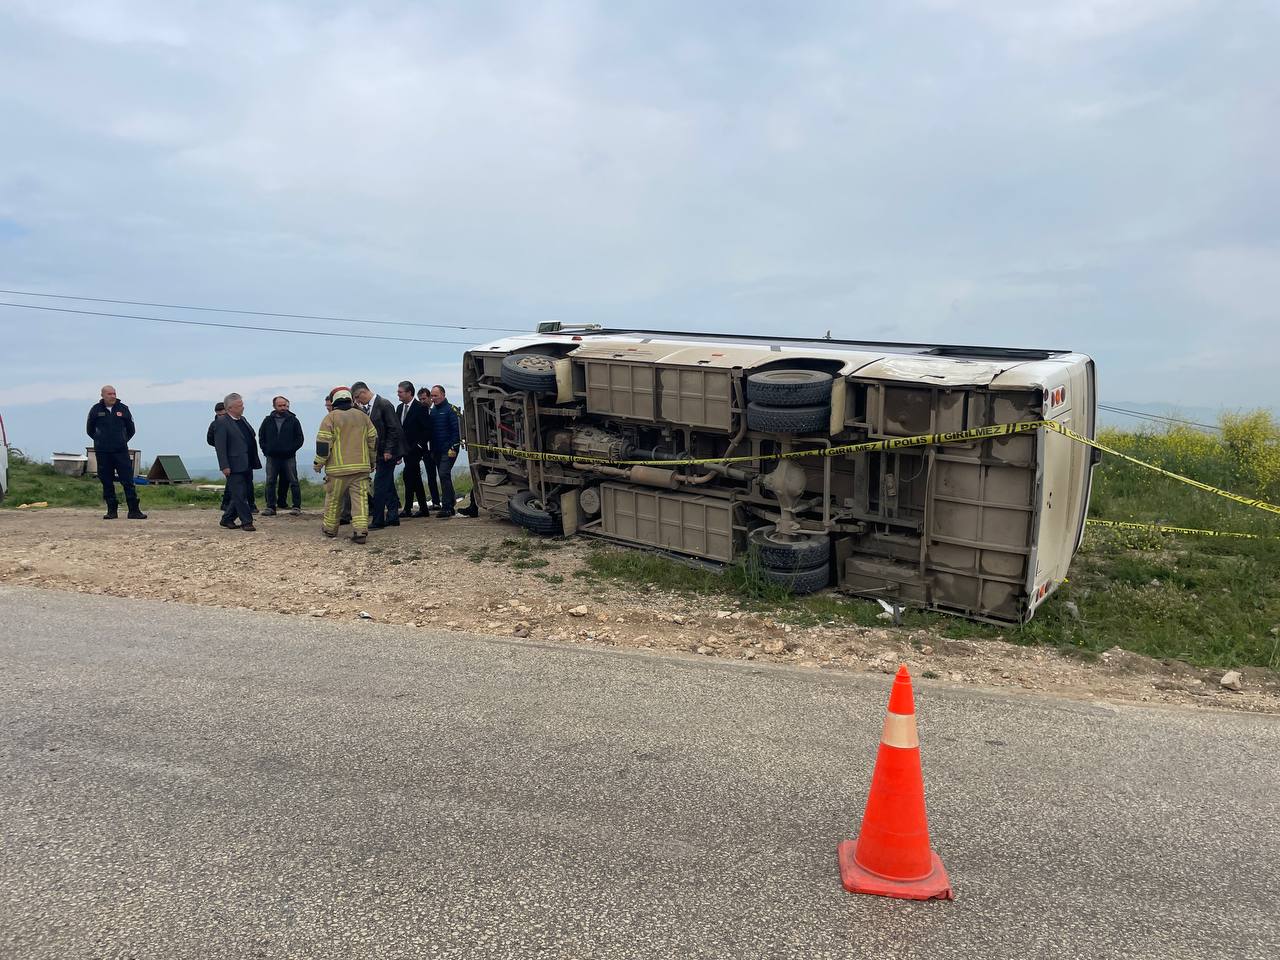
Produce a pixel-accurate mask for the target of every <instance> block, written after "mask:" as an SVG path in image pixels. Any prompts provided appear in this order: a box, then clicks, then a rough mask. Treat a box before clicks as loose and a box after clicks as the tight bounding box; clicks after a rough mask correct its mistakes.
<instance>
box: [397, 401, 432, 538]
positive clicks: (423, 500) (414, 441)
mask: <svg viewBox="0 0 1280 960" xmlns="http://www.w3.org/2000/svg"><path fill="white" fill-rule="evenodd" d="M396 394H397V396H399V397H400V403H399V405H398V406H397V407H396V416H397V417H398V418H399V420H400V434H401V437H402V440H403V444H404V472H403V473H401V474H400V479H401V480H402V481H403V482H404V510H403V511H402V512H401V514H400V516H401V517H406V518H407V517H414V516H418V517H425V516H427V515H428V514H427V491H426V490H424V489H423V488H422V458H423V455H424V454H425V453H426V447H427V443H428V441H429V436H430V435H429V430H430V429H431V424H430V421H429V420H428V418H427V409H426V407H424V406H423V405H422V404H420V403H419V402H418V400H417V398H416V397H415V396H414V394H413V384H412V383H410V382H409V381H408V380H401V381H400V386H399V387H397V388H396ZM415 497H417V499H418V512H417V513H416V514H415V513H414V512H413V500H414V498H415Z"/></svg>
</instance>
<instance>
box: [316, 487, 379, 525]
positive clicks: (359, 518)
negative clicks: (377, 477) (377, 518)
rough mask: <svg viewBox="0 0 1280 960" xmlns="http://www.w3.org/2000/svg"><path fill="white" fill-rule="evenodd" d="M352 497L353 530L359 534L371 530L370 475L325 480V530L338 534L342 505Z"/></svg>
mask: <svg viewBox="0 0 1280 960" xmlns="http://www.w3.org/2000/svg"><path fill="white" fill-rule="evenodd" d="M348 492H350V495H351V528H352V529H353V530H355V531H356V532H357V533H366V532H368V530H369V475H368V474H365V473H357V474H355V475H354V476H349V477H334V476H329V475H326V476H325V478H324V528H325V529H326V530H328V531H329V532H330V533H337V532H338V514H339V513H340V512H341V511H342V503H343V501H344V500H346V499H347V494H348Z"/></svg>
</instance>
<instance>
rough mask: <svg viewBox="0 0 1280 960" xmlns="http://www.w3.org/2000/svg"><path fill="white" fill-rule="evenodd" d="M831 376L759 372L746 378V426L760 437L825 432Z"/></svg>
mask: <svg viewBox="0 0 1280 960" xmlns="http://www.w3.org/2000/svg"><path fill="white" fill-rule="evenodd" d="M832 382H833V381H832V379H831V374H829V373H824V372H822V371H821V370H786V369H783V370H762V371H760V372H759V373H752V374H748V375H747V401H748V402H747V426H748V427H749V428H750V429H752V430H759V431H760V432H761V433H818V432H824V433H825V432H826V431H827V428H828V427H829V425H830V423H831V385H832Z"/></svg>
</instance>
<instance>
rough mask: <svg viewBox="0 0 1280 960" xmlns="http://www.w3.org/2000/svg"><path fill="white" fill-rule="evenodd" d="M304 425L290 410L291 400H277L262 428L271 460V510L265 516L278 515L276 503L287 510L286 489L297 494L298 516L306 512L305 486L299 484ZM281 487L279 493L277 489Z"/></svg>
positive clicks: (295, 508)
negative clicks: (304, 504) (303, 498)
mask: <svg viewBox="0 0 1280 960" xmlns="http://www.w3.org/2000/svg"><path fill="white" fill-rule="evenodd" d="M303 442H304V440H303V437H302V424H301V423H299V422H298V418H297V417H296V416H294V415H293V413H291V412H290V410H289V398H288V397H273V398H272V399H271V412H270V413H269V414H267V416H266V419H264V420H263V421H262V426H260V427H259V428H258V444H259V445H260V446H261V447H262V455H263V456H264V457H266V458H267V509H265V510H263V511H262V515H263V516H264V517H274V516H275V515H276V503H277V502H278V503H279V504H280V509H281V510H283V509H284V500H285V496H284V495H285V489H286V487H287V488H288V491H289V492H290V493H291V494H292V495H293V509H292V510H291V511H290V513H292V514H293V515H294V516H295V517H296V516H297V515H298V514H300V513H301V512H302V485H301V484H300V483H299V482H298V451H299V450H301V449H302V444H303ZM277 485H278V486H279V490H278V491H277V489H276V487H277Z"/></svg>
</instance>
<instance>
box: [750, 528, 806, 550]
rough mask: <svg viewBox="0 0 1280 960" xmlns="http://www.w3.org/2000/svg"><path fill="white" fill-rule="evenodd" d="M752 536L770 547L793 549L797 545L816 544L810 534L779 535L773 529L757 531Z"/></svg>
mask: <svg viewBox="0 0 1280 960" xmlns="http://www.w3.org/2000/svg"><path fill="white" fill-rule="evenodd" d="M753 535H754V536H756V537H758V538H759V540H760V541H761V543H763V544H764V545H766V546H770V547H794V546H796V545H797V544H807V543H816V542H817V540H818V538H817V537H815V536H812V535H810V534H804V533H801V534H793V533H779V532H778V531H777V530H774V529H770V530H764V531H759V532H756V533H754V534H753Z"/></svg>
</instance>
